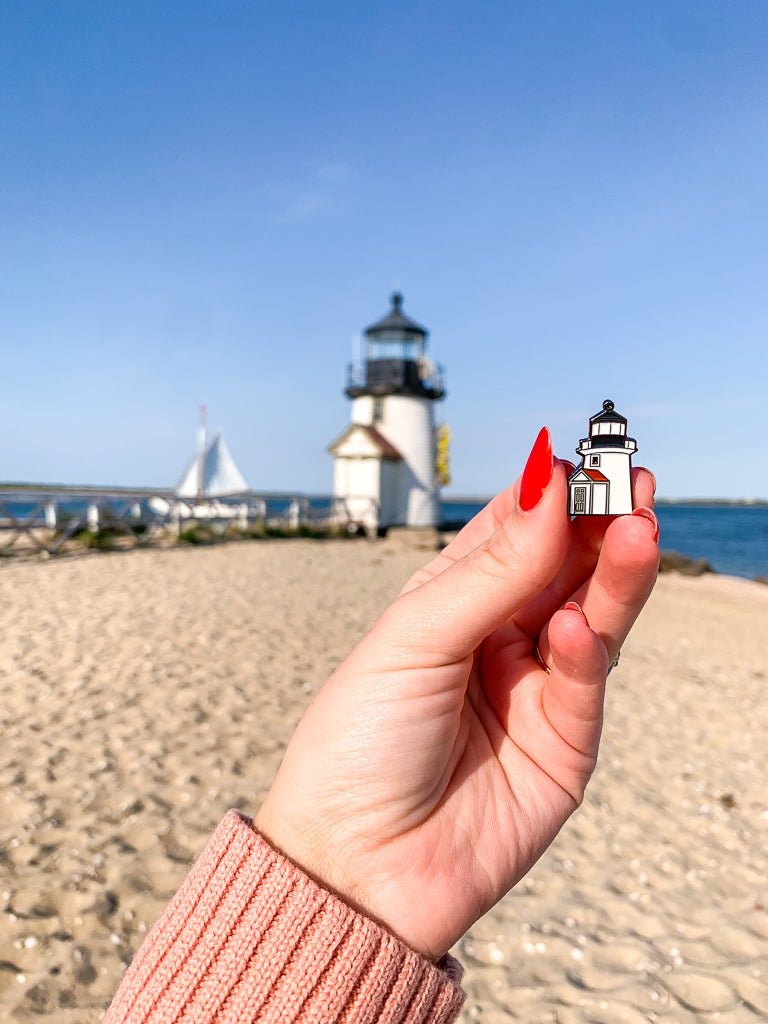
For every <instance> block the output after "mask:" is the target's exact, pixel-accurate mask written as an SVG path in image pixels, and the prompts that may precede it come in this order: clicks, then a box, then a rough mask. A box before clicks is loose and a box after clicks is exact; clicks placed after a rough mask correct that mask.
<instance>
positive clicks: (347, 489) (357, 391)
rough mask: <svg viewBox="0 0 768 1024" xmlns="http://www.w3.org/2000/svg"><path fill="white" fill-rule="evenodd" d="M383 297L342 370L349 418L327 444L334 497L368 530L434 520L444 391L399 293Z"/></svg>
mask: <svg viewBox="0 0 768 1024" xmlns="http://www.w3.org/2000/svg"><path fill="white" fill-rule="evenodd" d="M390 301H391V308H390V310H389V312H388V313H387V315H386V316H385V317H384V318H383V319H381V320H379V321H377V322H376V323H375V324H371V326H370V327H368V328H367V329H366V331H365V334H364V342H363V345H364V351H363V353H362V359H361V362H360V363H358V364H353V365H352V366H350V368H349V375H348V380H347V388H346V394H347V395H348V397H349V398H351V399H352V422H351V424H350V426H349V427H348V428H347V429H346V430H345V431H344V433H343V434H342V435H341V437H339V438H337V439H336V441H334V442H333V444H332V445H331V446H330V447H329V449H328V450H329V451H330V453H331V454H332V455H333V457H334V471H333V495H334V498H335V499H337V501H338V503H339V504H340V505H343V507H344V509H345V513H346V515H347V516H348V517H349V520H350V521H351V522H353V523H359V524H360V525H361V526H364V527H365V528H366V529H368V530H379V529H386V528H387V527H388V526H420V527H429V526H436V525H437V524H438V523H439V521H440V485H439V482H438V479H437V474H436V469H435V461H436V439H435V412H434V409H435V402H437V401H439V400H440V399H441V398H443V396H444V395H445V389H444V387H443V381H442V370H441V368H440V367H438V366H437V365H435V364H434V363H433V362H431V360H429V359H428V358H427V354H426V348H427V336H428V334H429V332H428V331H427V330H426V328H424V327H421V326H420V325H419V324H417V323H416V322H415V321H414V320H411V319H410V317H408V316H406V315H405V313H404V312H403V308H402V307H403V297H402V295H400V294H399V293H398V292H396V293H395V294H394V295H392V297H391V300H390Z"/></svg>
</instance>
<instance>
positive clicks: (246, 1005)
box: [103, 811, 464, 1024]
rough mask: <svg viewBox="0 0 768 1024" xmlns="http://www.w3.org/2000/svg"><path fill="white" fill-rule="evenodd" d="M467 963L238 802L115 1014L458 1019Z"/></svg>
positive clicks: (133, 1017) (402, 1023)
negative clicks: (350, 893)
mask: <svg viewBox="0 0 768 1024" xmlns="http://www.w3.org/2000/svg"><path fill="white" fill-rule="evenodd" d="M460 970H461V969H460V968H459V967H458V965H457V964H456V962H455V961H451V960H450V959H447V965H446V966H445V967H443V963H442V961H441V966H435V965H434V964H432V963H430V962H429V961H428V960H425V959H424V958H423V957H422V956H420V955H419V954H418V953H415V952H414V951H413V950H411V949H409V948H408V947H407V946H405V945H404V944H403V943H402V942H400V941H399V940H398V939H396V938H395V937H394V936H392V935H390V934H389V932H387V931H386V930H385V929H384V928H382V927H380V926H379V925H377V924H375V923H374V922H373V921H370V920H369V919H368V918H366V917H363V916H362V915H361V914H358V913H357V912H356V911H354V910H352V909H351V908H350V907H348V906H347V905H346V904H345V903H343V902H342V901H341V900H340V899H339V898H338V897H336V896H334V895H332V894H331V893H329V892H326V891H325V890H324V889H321V888H320V886H318V885H317V884H316V883H315V882H314V881H312V879H310V878H308V877H307V876H306V875H305V874H304V873H303V872H302V871H300V870H299V869H298V868H297V867H295V866H294V865H293V864H291V863H290V862H289V861H288V860H286V858H285V857H282V856H281V855H280V854H279V853H277V852H276V851H275V850H274V849H273V848H272V847H271V846H270V845H269V844H268V843H267V842H266V841H265V840H264V839H262V837H261V836H260V835H258V834H257V833H256V832H254V831H253V829H252V827H251V822H250V820H249V819H248V818H246V817H244V816H243V815H240V814H238V813H237V812H236V811H230V812H229V813H228V814H227V816H226V817H225V818H224V820H223V821H222V822H221V824H220V825H219V827H218V828H217V829H216V831H215V833H214V834H213V836H212V837H211V840H210V842H209V843H208V845H207V846H206V848H205V850H204V851H203V852H202V854H201V855H200V857H199V858H198V860H197V861H196V863H195V864H194V866H193V868H192V870H191V871H190V873H189V874H188V875H187V878H186V879H185V881H184V883H183V884H182V886H181V888H180V889H179V891H178V892H177V893H176V895H175V896H174V898H173V899H172V900H171V902H170V904H169V905H168V907H167V909H166V910H165V913H164V914H163V916H162V917H161V918H160V920H159V921H158V922H157V924H156V925H155V926H154V928H153V929H152V931H151V932H150V933H149V935H148V936H147V938H146V940H145V942H144V944H143V945H142V946H141V948H140V949H139V951H138V952H137V954H136V956H135V957H134V959H133V962H132V963H131V966H130V967H129V969H128V971H127V972H126V975H125V977H124V979H123V981H122V984H121V985H120V988H119V989H118V992H117V994H116V996H115V998H114V1000H113V1002H112V1005H111V1006H110V1008H109V1010H108V1011H107V1014H106V1016H105V1018H104V1021H103V1024H118V1022H120V1024H124V1022H129V1024H172V1022H173V1024H176V1022H181V1021H184V1022H196V1024H208V1022H214V1021H215V1022H217V1024H235V1022H237V1024H249V1022H255V1021H258V1022H260V1024H261V1022H267V1021H269V1022H273V1021H274V1022H277V1021H280V1022H281V1024H282V1022H285V1024H288V1022H294V1021H296V1022H302V1024H304V1022H307V1024H308V1022H310V1021H312V1022H316V1024H335V1022H346V1024H352V1022H354V1024H374V1022H377V1024H449V1022H450V1021H452V1020H454V1019H455V1017H456V1016H457V1015H458V1013H459V1010H460V1008H461V1005H462V1002H463V1000H464V996H463V993H462V991H461V989H460V988H459V985H458V982H459V979H460Z"/></svg>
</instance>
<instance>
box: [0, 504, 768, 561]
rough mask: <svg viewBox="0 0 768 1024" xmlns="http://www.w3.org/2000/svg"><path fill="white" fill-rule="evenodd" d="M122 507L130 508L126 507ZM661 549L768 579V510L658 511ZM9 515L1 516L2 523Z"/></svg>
mask: <svg viewBox="0 0 768 1024" xmlns="http://www.w3.org/2000/svg"><path fill="white" fill-rule="evenodd" d="M290 501H291V495H287V494H286V495H276V494H272V495H268V496H267V497H266V505H267V516H268V517H270V518H272V517H275V518H276V517H279V516H282V515H285V514H286V513H287V511H288V506H289V504H290ZM0 502H2V503H3V504H5V506H6V508H7V509H8V510H9V511H11V512H12V513H15V514H16V515H20V516H27V515H30V514H31V512H32V510H33V508H34V504H33V503H30V502H29V501H24V500H18V499H14V498H9V497H7V496H4V497H2V498H0ZM329 503H330V497H329V496H327V495H315V496H312V497H308V498H306V499H304V507H305V509H306V510H307V512H308V513H309V515H310V516H311V515H312V514H313V513H314V515H315V516H317V517H322V516H323V515H325V514H327V512H328V508H329ZM87 504H88V502H87V501H86V500H83V499H80V500H72V499H70V500H67V496H66V495H62V498H61V501H60V502H59V509H60V512H61V513H69V514H74V513H78V512H82V510H83V509H84V508H85V507H86V506H87ZM118 504H120V505H122V506H125V502H119V503H118ZM483 504H484V503H483V502H482V501H469V502H466V501H453V500H451V499H450V498H447V499H444V500H443V503H442V514H443V522H444V524H446V525H450V526H451V527H458V526H461V525H463V524H464V523H466V522H469V520H470V519H471V518H472V516H474V515H475V514H476V513H477V512H479V511H480V509H481V508H482V507H483ZM656 511H657V513H658V516H659V523H660V525H661V546H662V548H664V549H665V550H668V551H679V552H680V554H682V555H688V556H689V557H691V558H706V560H707V561H708V562H709V563H710V565H711V566H712V568H713V569H714V570H715V572H720V573H727V574H728V575H730V576H743V577H744V578H746V579H754V577H755V576H766V577H768V507H766V506H750V505H682V504H681V505H677V504H675V505H659V506H658V507H657V510H656ZM4 517H5V512H3V511H2V510H0V518H4Z"/></svg>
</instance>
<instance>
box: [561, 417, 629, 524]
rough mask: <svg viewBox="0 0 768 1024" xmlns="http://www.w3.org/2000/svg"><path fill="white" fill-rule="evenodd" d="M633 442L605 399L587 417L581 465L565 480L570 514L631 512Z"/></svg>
mask: <svg viewBox="0 0 768 1024" xmlns="http://www.w3.org/2000/svg"><path fill="white" fill-rule="evenodd" d="M636 451H637V441H635V439H634V438H633V437H627V420H626V417H624V416H621V415H620V414H619V413H617V412H616V408H615V406H614V404H613V402H612V401H611V400H610V399H609V398H606V400H605V401H604V402H603V408H602V411H601V412H599V413H597V414H596V415H594V416H592V417H591V418H590V420H589V437H584V438H582V439H581V441H579V447H578V448H577V449H576V452H577V454H579V455H580V456H581V465H580V466H579V468H578V469H576V470H574V472H573V473H572V474H571V476H570V477H569V480H568V511H569V513H570V514H571V515H572V516H604V515H608V516H620V515H626V514H627V513H629V512H631V511H632V455H633V453H634V452H636Z"/></svg>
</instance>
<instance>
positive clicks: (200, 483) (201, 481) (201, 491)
mask: <svg viewBox="0 0 768 1024" xmlns="http://www.w3.org/2000/svg"><path fill="white" fill-rule="evenodd" d="M207 417H208V408H207V406H206V405H201V406H200V425H199V426H198V428H197V452H198V454H197V496H198V498H200V499H202V498H204V497H205V449H206V447H207V445H208V429H207Z"/></svg>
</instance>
